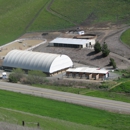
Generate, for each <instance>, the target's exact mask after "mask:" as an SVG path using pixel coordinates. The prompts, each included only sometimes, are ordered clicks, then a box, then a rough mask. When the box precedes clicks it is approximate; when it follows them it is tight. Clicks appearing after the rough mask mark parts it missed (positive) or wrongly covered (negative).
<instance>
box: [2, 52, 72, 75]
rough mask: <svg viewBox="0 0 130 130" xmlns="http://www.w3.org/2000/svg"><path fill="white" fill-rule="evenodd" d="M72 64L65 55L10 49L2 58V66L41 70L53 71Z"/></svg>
mask: <svg viewBox="0 0 130 130" xmlns="http://www.w3.org/2000/svg"><path fill="white" fill-rule="evenodd" d="M71 66H73V62H72V60H71V59H70V58H69V57H68V56H67V55H59V54H50V53H40V52H31V51H21V50H12V51H10V52H9V53H8V54H7V55H6V56H5V58H4V61H3V67H13V68H22V69H27V70H41V71H43V72H46V73H54V72H57V71H60V70H62V69H65V68H69V67H71Z"/></svg>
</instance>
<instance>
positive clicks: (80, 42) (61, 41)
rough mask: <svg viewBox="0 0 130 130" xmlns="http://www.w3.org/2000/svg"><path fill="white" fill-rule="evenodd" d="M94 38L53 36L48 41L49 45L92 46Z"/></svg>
mask: <svg viewBox="0 0 130 130" xmlns="http://www.w3.org/2000/svg"><path fill="white" fill-rule="evenodd" d="M94 45H95V40H94V39H91V40H87V39H73V38H55V39H54V40H52V41H51V42H50V43H49V46H55V47H71V48H93V46H94Z"/></svg>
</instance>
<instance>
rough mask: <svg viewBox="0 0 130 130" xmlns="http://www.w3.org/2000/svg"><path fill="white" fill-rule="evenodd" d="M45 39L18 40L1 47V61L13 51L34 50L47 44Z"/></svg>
mask: <svg viewBox="0 0 130 130" xmlns="http://www.w3.org/2000/svg"><path fill="white" fill-rule="evenodd" d="M45 42H46V40H45V39H18V40H15V41H13V42H10V43H8V44H6V45H3V46H1V47H0V56H1V59H3V57H4V56H5V55H6V54H7V53H8V52H10V51H11V50H14V49H17V50H32V49H33V48H34V47H36V46H38V45H41V44H43V43H45Z"/></svg>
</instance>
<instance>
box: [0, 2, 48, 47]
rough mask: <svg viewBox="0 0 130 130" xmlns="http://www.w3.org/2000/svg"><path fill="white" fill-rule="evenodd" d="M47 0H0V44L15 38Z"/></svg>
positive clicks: (24, 30)
mask: <svg viewBox="0 0 130 130" xmlns="http://www.w3.org/2000/svg"><path fill="white" fill-rule="evenodd" d="M47 1H48V0H44V1H43V0H38V1H34V0H28V1H27V0H22V1H20V0H17V1H16V0H12V1H10V0H6V1H3V0H0V45H3V44H5V43H7V42H10V41H12V40H15V39H16V38H18V37H19V36H20V35H22V34H24V33H25V32H26V27H27V26H28V25H29V23H30V22H31V20H32V19H33V18H34V17H35V15H36V13H37V12H38V11H39V9H40V8H42V7H43V5H45V4H46V2H47Z"/></svg>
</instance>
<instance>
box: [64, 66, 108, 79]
mask: <svg viewBox="0 0 130 130" xmlns="http://www.w3.org/2000/svg"><path fill="white" fill-rule="evenodd" d="M66 76H67V77H73V78H76V77H77V78H86V79H95V80H98V79H102V80H103V79H107V78H108V77H109V71H108V70H104V69H99V68H89V67H79V68H70V69H68V70H67V71H66Z"/></svg>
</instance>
